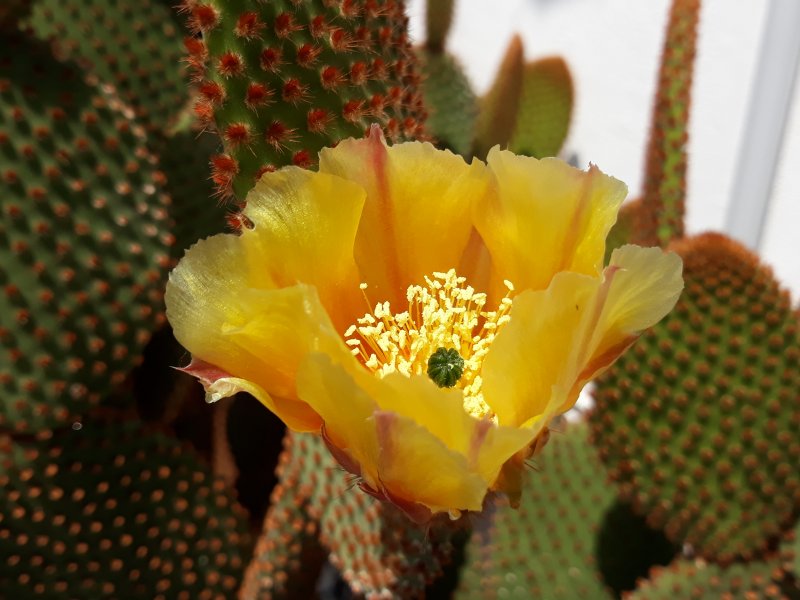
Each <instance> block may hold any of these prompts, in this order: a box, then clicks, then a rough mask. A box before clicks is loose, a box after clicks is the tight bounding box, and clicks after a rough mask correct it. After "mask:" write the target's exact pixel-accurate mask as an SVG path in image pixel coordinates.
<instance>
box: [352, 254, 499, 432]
mask: <svg viewBox="0 0 800 600" xmlns="http://www.w3.org/2000/svg"><path fill="white" fill-rule="evenodd" d="M465 283H466V278H464V277H458V276H457V275H456V272H455V270H454V269H450V270H449V271H448V272H447V273H434V274H433V277H431V278H429V277H425V285H412V286H409V288H408V290H407V291H406V298H407V299H408V309H407V310H405V311H403V312H400V313H394V312H392V309H391V307H390V306H389V303H388V302H383V303H378V304H376V305H375V309H374V310H373V311H372V312H371V313H367V314H366V315H364V316H363V317H361V318H360V319H358V321H357V322H356V324H355V325H351V326H350V327H349V328H348V330H347V331H346V332H345V341H346V343H347V345H348V346H350V347H351V350H352V352H353V355H355V356H356V357H358V358H359V359H360V360H361V362H362V363H363V364H364V366H366V367H367V368H368V369H369V370H371V371H372V372H373V373H375V374H376V375H378V376H379V377H383V376H385V375H386V374H388V373H402V374H403V375H407V376H410V375H422V374H427V375H428V377H430V378H431V379H432V380H433V381H434V383H436V385H438V386H439V387H448V388H451V387H458V388H460V389H461V390H462V392H463V395H464V410H466V411H467V412H468V413H470V414H471V415H473V416H476V417H484V416H488V417H490V418H491V417H492V416H493V413H492V410H491V408H490V407H489V405H488V404H486V402H485V401H484V399H483V394H482V392H481V387H482V384H483V381H482V379H481V375H480V373H481V366H482V364H483V359H484V358H485V356H486V354H487V353H488V352H489V348H490V347H491V345H492V342H493V341H494V338H495V336H496V335H497V333H498V331H499V330H500V329H501V328H502V327H503V325H505V324H506V323H508V321H509V320H510V319H511V317H510V316H509V314H508V313H509V311H510V310H511V298H510V294H511V293H512V292H513V291H514V286H513V285H511V282H509V281H506V282H504V283H505V285H506V287H507V288H508V293H507V294H506V296H505V297H504V298H503V299H502V300H501V301H500V304H499V306H498V307H497V309H496V310H494V311H486V310H484V306H485V305H486V294H484V293H480V292H476V291H475V290H474V289H473V288H472V286H468V285H465ZM361 289H362V290H366V289H367V285H366V284H364V283H362V284H361ZM364 295H365V297H366V291H365V294H364ZM367 304H368V305H370V306H371V304H370V303H369V300H367Z"/></svg>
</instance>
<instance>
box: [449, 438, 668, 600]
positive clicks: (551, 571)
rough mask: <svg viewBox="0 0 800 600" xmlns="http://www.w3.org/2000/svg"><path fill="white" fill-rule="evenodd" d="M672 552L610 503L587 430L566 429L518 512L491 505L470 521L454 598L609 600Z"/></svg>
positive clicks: (541, 460) (531, 479)
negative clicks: (480, 517)
mask: <svg viewBox="0 0 800 600" xmlns="http://www.w3.org/2000/svg"><path fill="white" fill-rule="evenodd" d="M620 526H621V527H622V528H623V529H624V530H625V535H624V536H623V537H624V539H620V536H619V535H618V534H614V531H615V530H617V529H619V528H620ZM674 552H675V551H674V548H672V547H669V546H668V545H665V544H664V542H663V537H662V536H660V535H659V534H658V533H657V532H653V531H651V530H649V529H647V528H646V527H643V526H642V524H641V523H637V522H636V519H635V518H631V517H630V516H629V512H628V511H627V509H626V508H625V507H624V506H622V505H620V504H618V503H617V502H616V490H615V489H614V487H613V486H611V485H609V484H608V483H607V482H606V475H605V472H604V469H603V467H602V465H600V464H599V461H598V460H597V458H596V456H595V451H594V449H593V448H592V447H591V446H590V445H589V443H588V428H587V426H586V425H585V424H576V425H571V426H569V427H568V428H567V430H566V432H564V433H553V435H552V436H551V439H550V441H549V442H548V444H547V446H546V447H545V448H544V450H543V451H542V453H541V454H540V455H539V456H538V457H537V458H536V464H535V465H534V468H533V469H532V470H531V471H530V472H528V473H527V474H526V479H525V487H524V489H523V491H522V498H521V505H520V507H519V508H518V509H512V508H511V507H509V506H508V505H507V504H503V505H499V506H496V507H495V508H494V509H493V510H492V511H491V512H490V513H489V514H488V515H487V518H485V520H484V521H483V522H481V521H477V522H476V524H475V530H474V533H473V537H472V540H471V543H470V545H469V546H468V547H467V561H466V564H465V566H464V568H463V569H462V571H461V580H460V583H459V591H458V593H457V595H456V598H457V599H458V600H470V599H472V598H474V599H476V600H477V599H484V598H508V599H511V598H520V599H523V598H524V599H528V598H548V599H549V600H558V599H564V600H570V599H572V598H592V599H595V598H596V599H603V598H609V599H610V598H613V597H614V593H613V592H612V590H611V589H609V585H610V586H612V587H613V588H614V589H615V590H616V591H617V592H619V591H621V590H623V589H632V588H633V583H634V582H635V580H636V578H637V577H640V576H642V575H644V574H646V573H647V571H648V569H649V568H650V567H652V565H653V564H666V563H668V562H669V560H671V557H672V556H673V555H674Z"/></svg>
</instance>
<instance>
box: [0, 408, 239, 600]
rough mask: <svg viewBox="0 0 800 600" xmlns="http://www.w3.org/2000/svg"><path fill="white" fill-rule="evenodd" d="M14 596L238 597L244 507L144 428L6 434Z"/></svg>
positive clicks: (5, 512) (1, 571)
mask: <svg viewBox="0 0 800 600" xmlns="http://www.w3.org/2000/svg"><path fill="white" fill-rule="evenodd" d="M0 487H2V488H3V494H2V496H1V497H0V507H1V509H0V556H2V557H3V558H2V559H0V589H2V590H3V594H4V597H7V598H31V597H40V598H85V599H93V598H161V599H166V598H186V599H189V598H198V599H199V598H209V599H211V598H220V599H224V598H232V597H233V593H234V590H235V589H236V587H237V586H238V584H239V579H240V576H241V571H242V568H243V553H244V551H245V545H246V542H247V539H246V537H243V536H242V535H241V534H240V533H237V532H241V531H245V530H246V525H245V522H244V519H243V511H242V510H241V508H238V506H236V505H235V504H234V502H233V501H232V499H231V497H230V495H229V494H227V493H226V492H225V491H224V486H223V485H222V482H220V481H213V480H212V479H211V476H210V475H209V473H208V469H207V468H206V467H204V466H202V465H201V464H200V463H199V462H198V461H197V459H196V458H195V457H194V456H193V454H192V452H191V451H190V450H189V449H187V448H185V447H181V445H180V444H178V443H177V442H175V441H172V440H171V439H169V438H166V437H164V436H162V435H160V434H154V433H150V432H148V431H146V430H144V429H143V428H142V426H140V425H137V424H115V423H106V422H99V421H93V420H89V421H85V422H84V423H83V427H82V429H80V430H78V431H73V430H72V429H67V430H66V431H62V432H57V433H55V434H54V435H53V436H52V437H51V438H50V439H48V440H45V441H42V442H35V443H29V442H15V441H12V440H10V439H9V438H8V437H5V438H2V439H0Z"/></svg>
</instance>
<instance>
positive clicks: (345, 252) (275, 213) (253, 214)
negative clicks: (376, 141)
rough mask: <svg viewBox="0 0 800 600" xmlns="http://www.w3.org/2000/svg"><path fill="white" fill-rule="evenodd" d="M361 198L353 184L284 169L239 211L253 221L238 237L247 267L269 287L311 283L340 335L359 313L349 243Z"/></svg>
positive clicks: (261, 182)
mask: <svg viewBox="0 0 800 600" xmlns="http://www.w3.org/2000/svg"><path fill="white" fill-rule="evenodd" d="M365 197H366V193H365V192H364V190H363V189H362V188H361V187H359V186H358V185H356V184H354V183H353V182H350V181H345V180H343V179H341V178H339V177H335V176H333V175H328V174H325V173H314V172H311V171H307V170H305V169H299V168H297V167H286V168H284V169H281V170H279V171H276V172H274V173H267V174H265V175H264V176H263V177H262V178H261V179H260V180H259V181H258V183H257V184H256V185H255V187H254V188H253V189H252V191H251V192H250V193H249V194H248V195H247V205H246V207H245V210H244V214H245V216H247V217H248V218H249V219H250V220H251V221H252V222H253V224H254V229H253V230H247V229H245V230H244V231H243V233H242V236H241V242H242V244H243V245H244V246H245V248H246V250H245V256H246V260H247V266H248V270H249V271H250V272H260V273H263V275H264V276H265V277H267V278H268V279H269V281H271V282H272V285H270V286H269V287H288V286H292V285H294V284H296V283H299V282H302V283H309V284H312V285H314V286H315V287H316V288H317V292H318V294H319V298H320V300H321V302H322V305H323V306H324V307H325V308H326V310H327V311H328V314H329V315H330V317H331V319H332V320H333V322H334V324H335V325H336V327H337V330H340V331H341V332H342V333H343V332H344V330H345V329H347V327H349V326H350V325H351V324H352V323H353V321H354V320H355V319H356V318H357V317H360V316H361V315H362V314H363V298H362V296H361V292H360V290H359V287H358V285H359V276H358V270H357V268H356V264H355V260H354V259H353V245H354V242H355V237H356V231H357V229H358V223H359V220H360V218H361V211H362V209H363V206H364V199H365Z"/></svg>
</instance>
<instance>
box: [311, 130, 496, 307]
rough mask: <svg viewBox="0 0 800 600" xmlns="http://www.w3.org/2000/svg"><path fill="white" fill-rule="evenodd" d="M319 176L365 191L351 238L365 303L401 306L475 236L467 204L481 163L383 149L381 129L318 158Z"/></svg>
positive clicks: (429, 150)
mask: <svg viewBox="0 0 800 600" xmlns="http://www.w3.org/2000/svg"><path fill="white" fill-rule="evenodd" d="M319 168H320V172H322V173H332V174H334V175H338V176H340V177H343V178H345V179H349V180H351V181H355V182H357V183H358V184H360V185H361V186H362V187H363V188H364V189H365V190H366V191H367V201H366V203H365V205H364V211H363V214H362V217H361V223H360V225H359V229H358V235H357V238H356V250H355V256H356V262H357V263H358V266H359V269H360V271H361V275H362V280H363V281H365V282H368V283H369V286H370V287H369V292H368V293H369V295H370V299H371V300H373V301H375V302H377V301H387V300H388V301H389V302H390V303H391V305H392V306H394V307H398V306H402V305H403V304H404V303H405V292H406V288H407V287H408V286H409V285H417V284H419V283H420V282H422V281H423V277H424V276H426V275H430V274H431V273H433V272H434V271H446V270H447V269H450V268H453V267H455V266H456V265H458V264H459V259H460V257H461V255H462V253H463V251H464V248H465V247H466V244H467V241H468V239H469V237H470V234H471V231H472V222H471V217H470V205H471V202H473V200H474V199H476V198H477V197H478V196H480V195H482V194H484V193H485V191H486V189H487V186H489V185H490V183H491V178H490V176H489V172H488V170H487V169H486V166H485V165H484V164H483V163H481V162H479V161H475V162H473V163H472V164H471V165H467V164H466V163H465V162H464V160H463V159H462V158H461V157H460V156H457V155H455V154H453V153H451V152H448V151H441V150H437V149H436V148H434V147H433V146H432V145H431V144H427V143H419V142H409V143H405V144H397V145H394V146H392V147H387V146H386V144H385V142H384V140H383V137H382V135H381V134H380V130H373V131H372V132H371V134H370V136H369V137H367V138H366V139H362V140H355V139H348V140H344V141H342V142H341V143H339V145H338V146H336V147H335V148H326V149H324V150H322V152H321V153H320V167H319Z"/></svg>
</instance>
